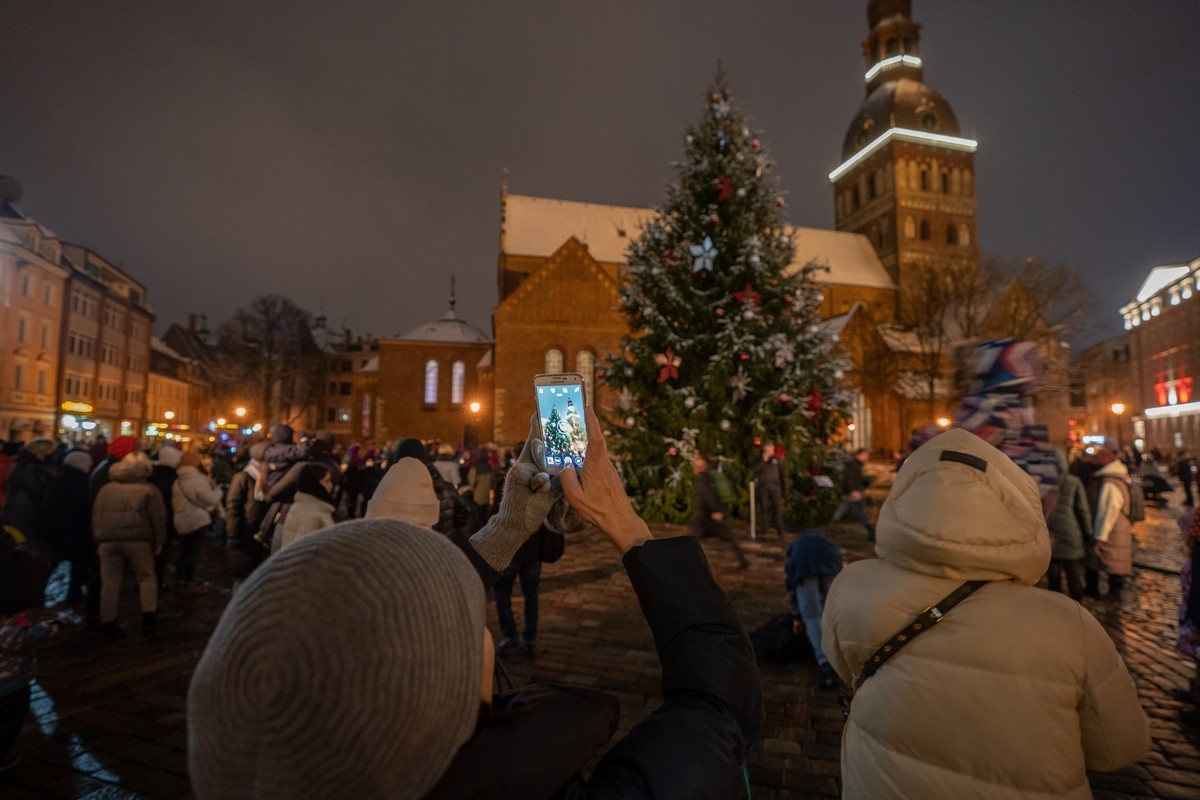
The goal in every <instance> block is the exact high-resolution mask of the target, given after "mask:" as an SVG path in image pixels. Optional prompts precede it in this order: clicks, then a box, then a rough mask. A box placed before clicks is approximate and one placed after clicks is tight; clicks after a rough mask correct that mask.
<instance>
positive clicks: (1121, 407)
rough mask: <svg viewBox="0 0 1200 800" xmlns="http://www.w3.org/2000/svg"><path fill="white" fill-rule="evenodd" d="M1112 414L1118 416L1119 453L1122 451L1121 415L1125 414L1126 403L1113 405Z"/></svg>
mask: <svg viewBox="0 0 1200 800" xmlns="http://www.w3.org/2000/svg"><path fill="white" fill-rule="evenodd" d="M1112 412H1113V414H1115V415H1116V416H1117V452H1120V451H1121V449H1122V445H1121V415H1122V414H1124V413H1125V404H1124V403H1113V404H1112Z"/></svg>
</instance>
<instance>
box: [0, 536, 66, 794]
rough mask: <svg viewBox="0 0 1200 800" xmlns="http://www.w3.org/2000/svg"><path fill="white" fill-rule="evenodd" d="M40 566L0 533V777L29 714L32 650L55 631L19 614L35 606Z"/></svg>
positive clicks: (42, 579) (42, 576)
mask: <svg viewBox="0 0 1200 800" xmlns="http://www.w3.org/2000/svg"><path fill="white" fill-rule="evenodd" d="M17 536H20V534H17ZM20 538H21V539H22V540H24V537H23V536H20ZM45 563H46V562H45V561H43V560H42V559H39V558H38V557H37V556H36V555H34V554H33V553H32V552H30V551H29V550H28V549H27V548H25V547H19V546H18V542H17V540H16V538H14V536H13V535H12V534H10V533H8V532H7V531H0V772H4V771H6V770H9V769H11V768H12V767H13V766H15V765H16V763H17V756H16V754H15V753H13V752H12V747H13V744H15V743H16V741H17V736H19V735H20V733H21V728H22V726H23V725H24V724H25V717H26V715H27V714H28V713H29V684H30V681H32V680H33V676H34V671H35V669H36V667H37V653H36V651H35V650H34V645H36V644H37V643H38V642H41V641H44V640H46V639H48V638H50V637H51V636H54V635H55V634H56V633H57V632H58V629H59V624H60V623H59V621H58V620H51V621H49V622H33V621H31V620H30V619H29V617H28V616H26V615H25V613H24V610H25V609H27V608H31V607H33V606H37V605H40V604H41V600H42V588H43V587H44V586H45V583H46V569H45Z"/></svg>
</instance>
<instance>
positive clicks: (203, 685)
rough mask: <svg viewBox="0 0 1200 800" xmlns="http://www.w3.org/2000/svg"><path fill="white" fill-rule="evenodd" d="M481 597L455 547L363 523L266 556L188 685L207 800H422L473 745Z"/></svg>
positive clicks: (196, 778)
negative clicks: (453, 761)
mask: <svg viewBox="0 0 1200 800" xmlns="http://www.w3.org/2000/svg"><path fill="white" fill-rule="evenodd" d="M484 608H485V605H484V593H483V584H482V582H481V581H480V579H479V576H478V574H477V573H476V572H475V570H474V568H472V567H471V565H470V563H469V562H468V561H467V558H466V556H464V555H463V554H462V552H461V551H460V550H458V548H456V547H455V546H454V545H453V544H452V543H451V542H450V541H449V540H447V539H446V538H445V537H442V536H439V535H437V534H434V533H431V532H430V531H429V529H428V528H420V527H417V526H414V525H410V524H408V523H404V522H400V521H397V520H382V519H381V520H355V521H351V522H345V523H342V524H340V525H335V526H333V527H332V528H327V529H326V530H324V531H321V532H320V533H317V534H314V535H312V536H309V537H307V538H305V539H302V540H301V541H299V542H297V543H296V544H294V545H293V546H291V547H289V548H288V549H286V550H283V551H281V552H280V553H278V554H277V555H274V556H272V557H271V558H270V559H268V560H267V561H266V562H265V563H264V564H263V565H262V566H261V567H260V568H259V569H258V570H257V571H256V572H254V573H253V574H252V575H251V576H250V578H249V579H247V581H246V582H245V583H244V584H242V586H241V588H240V589H239V590H238V591H237V593H236V594H235V595H234V597H233V600H232V601H231V602H230V604H229V606H228V608H226V609H225V613H224V615H222V617H221V621H220V623H219V624H218V625H217V629H216V631H215V632H214V633H213V636H212V638H211V639H210V640H209V643H208V646H207V648H205V651H204V655H203V657H202V658H201V659H200V663H199V665H198V666H197V667H196V671H195V674H194V675H193V676H192V684H191V689H190V691H189V692H188V765H189V769H190V772H191V777H192V781H193V785H194V788H195V791H196V795H197V797H199V798H201V799H202V800H210V799H211V800H215V799H217V798H222V799H223V798H247V799H249V798H255V799H256V800H267V798H272V799H273V798H283V797H288V798H312V799H313V800H318V799H319V798H347V797H353V798H364V799H365V798H384V797H387V798H400V797H421V796H423V795H424V794H425V793H426V792H428V791H429V790H430V789H431V788H433V786H434V785H435V783H436V782H437V780H438V779H439V778H440V777H441V775H442V773H443V772H444V771H445V770H446V767H447V766H448V765H449V764H450V760H451V759H452V758H453V757H454V754H455V753H456V752H457V751H458V749H459V747H461V746H462V744H463V743H464V742H466V741H467V740H468V739H469V738H470V737H471V735H472V733H473V731H474V729H475V724H476V720H477V717H478V711H479V705H480V696H479V689H480V682H481V678H482V669H483V629H484V620H485V612H484Z"/></svg>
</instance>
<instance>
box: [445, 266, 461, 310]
mask: <svg viewBox="0 0 1200 800" xmlns="http://www.w3.org/2000/svg"><path fill="white" fill-rule="evenodd" d="M457 302H458V301H457V300H456V299H455V297H454V273H450V310H449V311H447V312H446V313H445V315H444V316H443V317H442V319H458V314H455V313H454V306H455V304H456V303H457Z"/></svg>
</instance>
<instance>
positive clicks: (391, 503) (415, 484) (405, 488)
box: [366, 458, 441, 526]
mask: <svg viewBox="0 0 1200 800" xmlns="http://www.w3.org/2000/svg"><path fill="white" fill-rule="evenodd" d="M440 512H441V502H440V501H439V499H438V496H437V492H435V491H434V489H433V478H432V477H430V475H429V467H427V466H425V463H424V462H423V461H420V460H418V459H415V458H402V459H400V460H399V461H397V462H396V463H395V464H393V465H392V467H391V468H390V469H388V471H387V472H385V473H384V474H383V479H382V480H380V481H379V486H378V487H376V489H375V493H374V494H373V495H371V502H369V503H367V514H366V516H367V519H379V518H383V519H399V520H403V521H404V522H410V523H412V524H413V525H424V526H431V525H433V524H434V523H435V522H437V521H438V517H439V514H440Z"/></svg>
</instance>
